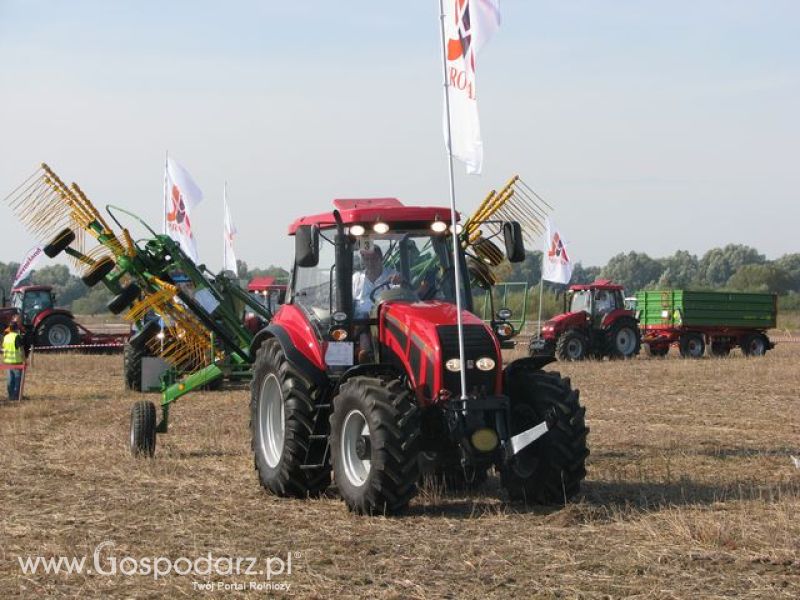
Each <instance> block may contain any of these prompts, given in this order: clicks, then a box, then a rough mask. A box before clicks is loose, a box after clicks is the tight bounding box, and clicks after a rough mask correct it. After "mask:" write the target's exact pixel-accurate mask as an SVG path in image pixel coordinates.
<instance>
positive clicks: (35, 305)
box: [0, 285, 79, 346]
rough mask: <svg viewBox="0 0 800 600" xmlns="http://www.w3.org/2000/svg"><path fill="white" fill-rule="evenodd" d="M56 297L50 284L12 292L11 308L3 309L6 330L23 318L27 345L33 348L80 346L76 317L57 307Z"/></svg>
mask: <svg viewBox="0 0 800 600" xmlns="http://www.w3.org/2000/svg"><path fill="white" fill-rule="evenodd" d="M55 301H56V297H55V294H54V293H53V289H52V288H51V287H50V286H49V285H24V286H21V287H18V288H14V289H13V290H11V298H10V306H6V299H5V298H3V306H4V308H0V324H2V326H3V328H5V327H6V325H8V323H9V322H10V321H11V319H12V318H14V317H16V316H17V315H19V316H20V318H21V321H22V326H23V328H24V330H25V332H26V337H27V340H26V342H27V343H29V344H30V345H34V346H70V345H72V344H77V343H78V339H79V335H78V326H77V325H76V323H75V317H74V316H73V315H72V313H71V312H70V311H68V310H67V309H65V308H56V307H55Z"/></svg>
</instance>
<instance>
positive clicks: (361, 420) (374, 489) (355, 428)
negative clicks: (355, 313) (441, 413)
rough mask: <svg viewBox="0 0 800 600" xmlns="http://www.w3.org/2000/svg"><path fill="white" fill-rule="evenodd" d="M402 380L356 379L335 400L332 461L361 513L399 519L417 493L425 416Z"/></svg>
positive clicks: (340, 485)
mask: <svg viewBox="0 0 800 600" xmlns="http://www.w3.org/2000/svg"><path fill="white" fill-rule="evenodd" d="M413 399H414V396H413V393H412V392H411V390H409V389H408V388H407V387H406V386H404V385H403V384H402V383H400V381H399V380H398V379H390V380H385V379H378V378H373V377H352V378H350V379H348V380H347V381H345V382H344V383H343V384H342V386H341V388H339V393H338V394H337V395H336V397H335V398H334V400H333V413H332V414H331V418H330V423H331V440H330V441H331V459H332V460H333V474H334V475H333V476H334V479H335V480H336V486H337V487H338V488H339V494H340V495H341V496H342V499H343V500H344V501H345V503H346V504H347V507H348V508H349V509H350V510H351V511H353V512H355V513H357V514H367V515H374V514H379V515H382V514H397V513H399V512H402V511H403V510H404V509H405V508H406V507H407V506H408V503H409V501H410V500H411V498H413V497H414V496H415V495H416V493H417V480H418V479H419V463H418V458H419V440H420V435H421V434H420V413H419V409H418V408H417V406H416V405H415V404H414V402H413Z"/></svg>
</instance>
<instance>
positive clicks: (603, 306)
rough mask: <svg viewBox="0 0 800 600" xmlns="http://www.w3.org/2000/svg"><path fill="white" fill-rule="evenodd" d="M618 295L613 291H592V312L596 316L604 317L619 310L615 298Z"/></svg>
mask: <svg viewBox="0 0 800 600" xmlns="http://www.w3.org/2000/svg"><path fill="white" fill-rule="evenodd" d="M618 295H619V294H618V293H617V292H615V291H613V290H595V291H594V312H595V314H597V315H605V314H608V313H610V312H611V311H613V310H615V309H617V308H619V306H618V302H617V296H618Z"/></svg>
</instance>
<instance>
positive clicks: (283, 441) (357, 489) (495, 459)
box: [250, 198, 589, 514]
mask: <svg viewBox="0 0 800 600" xmlns="http://www.w3.org/2000/svg"><path fill="white" fill-rule="evenodd" d="M334 205H335V207H336V210H333V211H332V212H326V213H323V214H318V215H313V216H310V217H305V218H301V219H298V220H296V221H295V222H294V223H292V224H291V226H290V228H289V234H290V235H293V236H294V238H295V264H294V268H293V273H292V278H291V288H290V290H289V297H288V299H287V302H286V303H285V304H283V305H282V306H281V307H280V308H279V309H278V311H277V312H276V313H275V315H274V318H273V319H272V321H271V322H270V323H269V325H268V326H267V327H266V328H265V329H264V330H262V331H261V332H259V333H258V334H257V335H256V337H255V339H254V340H253V342H252V346H251V350H250V353H251V355H252V356H253V357H254V366H253V378H252V382H251V388H250V389H251V403H250V407H251V434H252V449H253V453H254V460H255V468H256V469H257V471H258V474H259V478H260V481H261V484H262V485H263V486H264V487H265V488H267V489H268V490H270V491H272V492H273V493H275V494H277V495H280V496H293V497H307V496H316V495H319V494H321V493H323V492H324V491H325V490H326V489H327V488H328V487H329V486H330V484H331V481H332V479H333V480H334V481H335V484H336V487H337V488H338V491H339V494H340V495H341V497H342V498H343V500H344V501H345V503H346V504H347V506H348V507H349V508H350V510H352V511H354V512H357V513H365V514H392V513H398V512H401V511H403V510H404V509H405V508H406V506H407V505H408V503H409V501H410V500H411V498H413V497H414V495H415V494H416V492H417V483H418V480H419V479H420V476H421V475H420V473H421V471H424V472H427V473H428V474H430V475H434V476H437V477H441V478H442V479H443V480H444V482H445V483H453V482H461V483H469V482H474V483H480V482H481V481H482V480H483V479H484V478H485V477H486V474H487V471H488V470H489V469H490V468H491V467H492V466H494V467H496V468H497V469H498V470H499V472H500V476H501V483H502V485H503V487H504V488H505V490H506V491H507V493H508V495H509V497H510V498H511V499H517V500H525V501H528V502H531V503H541V504H563V503H564V502H565V501H566V500H568V499H570V498H572V497H573V496H574V495H575V494H576V493H577V492H578V490H579V487H580V483H581V481H582V480H583V478H584V477H585V474H586V471H585V460H586V457H587V455H588V454H589V451H588V449H587V447H586V436H587V433H588V428H587V427H586V425H585V423H584V413H585V410H584V408H582V407H581V405H580V403H579V401H578V391H577V390H573V389H572V387H571V385H570V381H569V379H568V378H562V377H560V376H559V374H558V373H554V372H546V371H543V370H542V367H543V366H544V365H546V364H548V363H549V362H551V361H552V360H553V359H552V358H551V357H537V358H534V357H528V358H523V359H519V360H516V361H514V362H512V363H511V364H509V365H507V366H504V365H503V360H502V356H501V353H500V346H501V341H502V340H503V338H504V337H505V336H508V335H511V334H512V332H513V328H512V327H510V326H509V324H508V323H506V322H505V319H507V318H508V316H507V313H509V312H510V311H507V310H506V311H498V315H497V320H496V321H493V322H492V324H491V325H487V324H485V323H484V322H483V321H482V320H481V319H480V318H478V317H477V316H476V315H475V314H473V312H471V311H472V298H471V294H470V281H469V277H468V276H466V274H467V273H468V272H470V271H469V270H468V265H473V263H474V260H475V257H472V256H470V255H469V250H468V249H467V250H464V249H463V246H461V245H459V248H460V251H459V254H458V258H457V260H458V262H459V270H460V272H461V273H463V274H464V275H465V276H464V277H462V278H461V297H462V298H463V299H464V305H463V306H462V309H463V310H462V312H461V319H462V323H463V346H464V359H465V361H464V362H465V364H461V361H460V359H459V343H460V342H459V335H458V327H457V317H458V313H457V308H456V302H455V300H456V279H455V276H454V273H455V265H454V263H453V238H452V235H453V234H452V233H451V229H452V227H451V223H450V209H449V208H446V207H412V206H404V205H403V204H401V203H400V202H399V201H398V200H397V199H395V198H380V199H371V200H335V201H334ZM501 226H502V231H503V236H504V238H505V248H506V255H507V257H508V258H509V260H511V261H520V260H523V259H524V256H525V252H524V248H523V244H522V236H521V228H520V225H519V223H516V222H505V223H502V224H501ZM376 260H378V261H380V262H379V264H378V265H377V266H378V267H379V268H378V272H381V273H382V274H381V277H380V278H379V279H371V283H370V284H369V286H370V287H369V288H366V287H364V286H367V285H368V284H367V283H366V282H365V277H366V274H367V270H368V268H372V267H374V266H375V263H374V261H376ZM473 266H474V265H473ZM367 289H369V291H365V290H367ZM500 313H503V314H502V315H501V314H500ZM462 369H464V370H465V381H466V390H464V392H465V393H463V394H462V389H461V370H462ZM332 476H333V477H332Z"/></svg>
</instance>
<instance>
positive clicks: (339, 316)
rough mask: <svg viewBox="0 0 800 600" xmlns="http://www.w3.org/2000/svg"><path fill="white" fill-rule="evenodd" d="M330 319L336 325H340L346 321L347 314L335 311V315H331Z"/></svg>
mask: <svg viewBox="0 0 800 600" xmlns="http://www.w3.org/2000/svg"><path fill="white" fill-rule="evenodd" d="M331 318H332V319H333V320H334V321H335V322H337V323H342V322H344V321H346V320H347V313H346V312H342V311H341V310H339V311H336V312H335V313H333V315H332V316H331Z"/></svg>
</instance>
